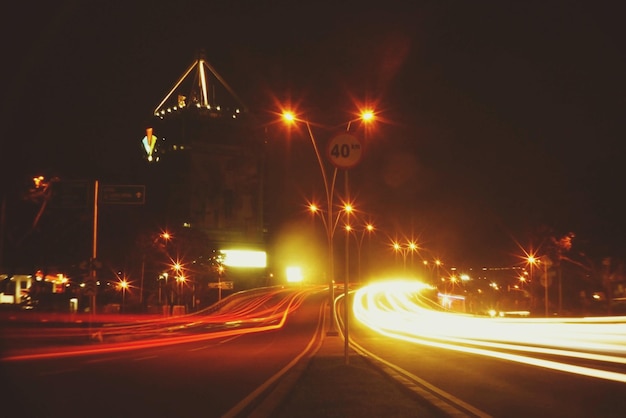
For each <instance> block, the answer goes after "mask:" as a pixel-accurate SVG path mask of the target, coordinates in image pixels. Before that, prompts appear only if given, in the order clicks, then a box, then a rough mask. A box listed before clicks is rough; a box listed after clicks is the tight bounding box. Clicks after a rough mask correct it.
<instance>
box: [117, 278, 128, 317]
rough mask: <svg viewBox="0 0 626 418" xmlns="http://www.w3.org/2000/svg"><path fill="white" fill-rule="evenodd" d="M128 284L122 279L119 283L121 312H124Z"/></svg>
mask: <svg viewBox="0 0 626 418" xmlns="http://www.w3.org/2000/svg"><path fill="white" fill-rule="evenodd" d="M128 286H129V284H128V282H127V281H126V279H122V280H120V282H119V285H118V288H119V289H121V290H122V311H124V312H125V311H126V308H125V306H126V289H128Z"/></svg>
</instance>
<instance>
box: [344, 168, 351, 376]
mask: <svg viewBox="0 0 626 418" xmlns="http://www.w3.org/2000/svg"><path fill="white" fill-rule="evenodd" d="M345 181H346V184H345V186H346V202H350V193H349V188H348V170H346V171H345ZM349 221H350V213H349V212H347V211H346V225H349ZM349 287H350V230H349V229H346V277H345V280H344V284H343V305H344V312H343V316H344V318H343V322H344V335H343V337H344V348H343V351H344V357H345V364H349V363H350V354H349V348H350V343H349V336H348V334H349V331H348V329H349V327H348V318H349V317H350V315H349V311H350V304H349V303H348V288H349Z"/></svg>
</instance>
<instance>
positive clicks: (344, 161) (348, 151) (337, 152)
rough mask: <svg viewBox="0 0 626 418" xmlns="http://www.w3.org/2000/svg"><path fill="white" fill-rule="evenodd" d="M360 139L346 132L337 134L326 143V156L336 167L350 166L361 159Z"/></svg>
mask: <svg viewBox="0 0 626 418" xmlns="http://www.w3.org/2000/svg"><path fill="white" fill-rule="evenodd" d="M362 153H363V147H362V145H361V141H359V139H358V138H357V137H356V136H354V135H350V134H347V133H343V134H339V135H337V136H335V137H334V138H333V139H331V140H330V142H329V143H328V158H329V159H330V162H331V163H333V165H334V166H335V167H337V168H351V167H354V166H355V165H357V164H358V163H359V161H361V154H362Z"/></svg>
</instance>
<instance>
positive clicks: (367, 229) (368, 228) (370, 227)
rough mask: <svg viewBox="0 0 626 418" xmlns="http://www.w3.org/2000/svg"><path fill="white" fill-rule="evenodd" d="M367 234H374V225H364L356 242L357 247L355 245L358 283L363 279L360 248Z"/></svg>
mask: <svg viewBox="0 0 626 418" xmlns="http://www.w3.org/2000/svg"><path fill="white" fill-rule="evenodd" d="M366 232H367V233H368V235H370V234H371V233H372V232H374V225H372V224H371V223H368V224H366V225H365V228H363V231H361V239H360V240H359V241H358V245H357V259H358V262H359V264H358V270H359V271H358V274H359V281H362V280H363V277H362V276H361V248H362V247H363V239H364V238H365V233H366Z"/></svg>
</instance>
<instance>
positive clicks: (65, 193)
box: [50, 180, 91, 209]
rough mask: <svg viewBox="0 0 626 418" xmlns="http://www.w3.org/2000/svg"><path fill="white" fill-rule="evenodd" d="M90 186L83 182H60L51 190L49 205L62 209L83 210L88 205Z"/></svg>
mask: <svg viewBox="0 0 626 418" xmlns="http://www.w3.org/2000/svg"><path fill="white" fill-rule="evenodd" d="M90 192H91V186H90V184H89V183H88V182H87V181H85V180H76V181H73V180H62V181H60V182H58V183H56V184H55V185H54V186H53V189H52V193H53V194H52V200H51V202H50V204H51V205H52V206H54V207H57V208H63V209H74V208H75V209H84V208H86V207H87V205H88V204H89V194H90Z"/></svg>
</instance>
